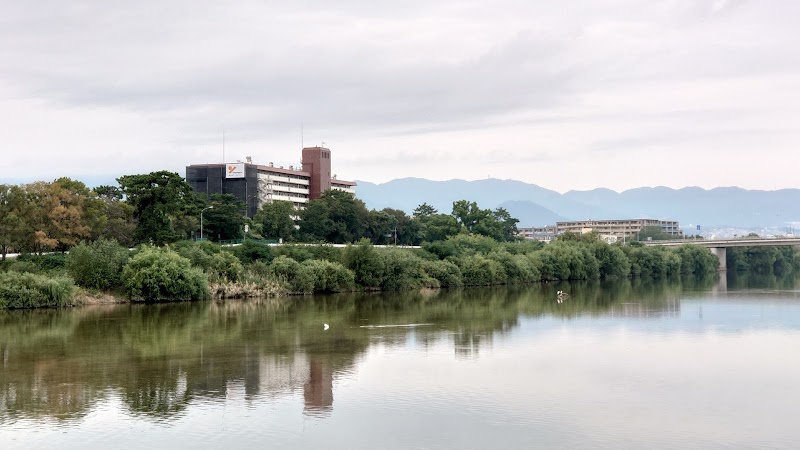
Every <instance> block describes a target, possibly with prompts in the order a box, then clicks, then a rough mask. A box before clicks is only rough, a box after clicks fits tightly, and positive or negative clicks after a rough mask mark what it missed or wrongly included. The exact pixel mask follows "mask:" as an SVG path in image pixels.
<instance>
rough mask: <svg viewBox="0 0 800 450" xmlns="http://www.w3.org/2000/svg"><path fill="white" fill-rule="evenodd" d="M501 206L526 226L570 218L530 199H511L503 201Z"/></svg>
mask: <svg viewBox="0 0 800 450" xmlns="http://www.w3.org/2000/svg"><path fill="white" fill-rule="evenodd" d="M500 207H502V208H505V209H506V211H508V213H509V214H511V217H514V218H516V219H518V220H519V223H520V224H525V225H520V226H525V227H531V226H534V227H543V226H545V225H553V224H554V223H556V222H561V221H564V220H568V219H567V218H565V217H564V216H559V215H558V214H556V213H554V212H553V211H550V210H549V209H547V208H545V207H543V206H541V205H537V204H536V203H533V202H528V201H520V200H511V201H508V202H503V203H501V204H500Z"/></svg>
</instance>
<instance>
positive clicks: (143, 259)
mask: <svg viewBox="0 0 800 450" xmlns="http://www.w3.org/2000/svg"><path fill="white" fill-rule="evenodd" d="M117 183H118V186H98V187H95V188H92V189H90V188H88V187H87V186H86V185H84V184H83V183H82V182H80V181H77V180H72V179H69V178H59V179H57V180H55V181H52V182H41V181H40V182H35V183H30V184H24V185H4V184H0V254H1V255H0V256H1V257H0V309H16V308H36V307H63V306H72V305H77V304H97V303H110V302H162V301H184V300H204V299H235V298H252V297H284V296H289V295H310V294H327V293H336V292H371V291H375V292H378V291H384V292H392V291H414V290H417V291H426V292H430V291H433V290H437V289H451V288H462V287H471V286H500V285H527V284H534V283H543V282H552V281H568V280H607V279H623V278H642V279H647V278H650V279H667V278H675V277H679V276H696V277H704V276H707V275H709V274H712V273H715V272H716V271H717V270H718V266H719V262H718V260H717V258H716V256H714V255H712V254H711V252H709V251H708V250H707V249H704V248H702V247H698V246H694V245H691V244H687V245H683V246H681V247H678V248H675V249H671V248H670V249H668V248H664V247H645V246H643V245H642V244H641V243H640V242H628V243H626V244H619V243H617V244H607V243H605V242H604V241H602V240H600V239H599V236H597V235H596V234H593V233H589V234H584V235H578V234H570V233H566V234H564V235H561V236H559V237H558V239H557V240H556V241H555V242H552V243H550V244H547V245H544V244H543V243H541V242H536V241H529V240H524V239H520V238H518V237H517V236H516V232H517V226H516V225H517V223H518V220H517V219H515V218H513V217H511V216H510V214H509V213H508V211H506V210H505V209H503V208H497V209H495V210H490V209H482V208H480V207H479V206H478V205H477V204H476V203H475V202H470V201H467V200H458V201H456V202H453V208H452V211H451V212H450V213H440V212H439V211H437V210H436V209H435V208H433V207H431V206H430V205H428V204H427V203H423V204H422V205H419V206H418V207H417V208H416V209H415V210H414V211H413V213H412V214H411V215H407V214H406V213H405V212H404V211H401V210H395V209H391V208H385V209H383V210H380V211H377V210H368V209H367V207H366V205H365V204H364V202H362V201H361V200H359V199H357V198H355V196H353V195H352V194H350V193H346V192H342V191H336V190H328V191H325V192H324V193H323V194H322V195H321V196H320V197H319V198H317V199H313V200H310V201H309V202H308V204H307V205H306V207H305V208H304V209H302V210H296V209H295V208H294V206H293V205H292V204H291V203H290V202H281V201H276V202H273V203H269V204H265V205H263V206H262V207H261V208H260V209H259V210H258V212H257V213H256V214H255V216H254V217H253V218H252V219H251V218H248V217H247V216H246V215H245V214H244V212H245V211H246V205H245V204H244V202H241V201H240V200H238V199H237V198H236V197H235V196H233V195H231V194H212V195H209V196H206V195H202V194H198V193H196V192H194V191H193V190H192V188H191V186H189V185H188V183H186V181H185V180H184V179H183V178H182V177H180V176H179V175H178V174H177V173H172V172H167V171H159V172H152V173H149V174H139V175H125V176H121V177H119V178H118V179H117ZM662 234H663V233H660V230H659V229H656V230H643V231H642V232H640V233H638V235H639V236H638V237H639V238H641V239H646V238H647V239H654V240H658V239H662V238H664V236H661V235H662ZM198 236H201V237H205V238H207V239H208V240H206V239H200V240H199V241H197V239H196V238H197V237H198ZM667 237H671V236H667ZM234 240H235V241H239V242H241V241H243V242H242V244H241V245H238V246H229V245H226V244H225V243H226V242H230V241H234ZM279 240H280V241H283V242H285V243H286V244H285V245H281V246H271V245H269V243H274V242H277V241H279ZM212 241H213V242H212ZM298 244H300V245H298ZM333 244H346V246H345V247H338V246H337V247H334V245H333ZM392 244H393V245H392ZM411 246H419V248H409V247H411ZM12 252H13V253H20V255H19V256H18V257H17V258H14V259H13V260H10V259H9V260H6V254H8V253H12ZM798 255H799V254H798V252H797V250H795V249H793V248H791V247H786V248H775V247H758V248H752V249H730V250H729V251H728V252H727V258H728V261H727V267H729V268H731V270H737V271H754V272H772V271H774V272H776V273H780V272H791V271H797V270H800V256H798Z"/></svg>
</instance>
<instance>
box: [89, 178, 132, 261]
mask: <svg viewBox="0 0 800 450" xmlns="http://www.w3.org/2000/svg"><path fill="white" fill-rule="evenodd" d="M94 193H95V195H97V198H99V199H100V200H101V201H102V202H103V203H104V204H105V216H106V220H105V224H104V227H103V229H102V230H101V231H100V237H103V238H106V239H113V240H115V241H117V242H118V243H119V244H120V245H123V246H125V247H133V245H134V244H135V239H134V233H135V232H136V221H135V220H134V218H133V211H134V208H133V206H131V205H129V204H128V203H125V202H124V201H122V199H123V194H122V190H121V189H120V188H119V187H117V186H97V187H96V188H94Z"/></svg>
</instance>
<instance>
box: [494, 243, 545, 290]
mask: <svg viewBox="0 0 800 450" xmlns="http://www.w3.org/2000/svg"><path fill="white" fill-rule="evenodd" d="M489 258H490V259H492V260H494V261H497V262H498V263H500V265H501V266H503V271H504V272H505V274H506V279H507V282H508V283H533V282H534V281H539V270H538V268H537V267H536V266H534V265H533V263H532V262H531V261H530V260H529V259H528V258H526V257H525V256H524V255H512V254H511V253H508V252H506V251H504V250H503V251H499V252H492V253H490V254H489Z"/></svg>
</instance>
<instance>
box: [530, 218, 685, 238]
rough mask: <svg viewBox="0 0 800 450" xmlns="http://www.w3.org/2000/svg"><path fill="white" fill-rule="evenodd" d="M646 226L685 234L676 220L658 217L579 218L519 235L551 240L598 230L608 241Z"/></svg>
mask: <svg viewBox="0 0 800 450" xmlns="http://www.w3.org/2000/svg"><path fill="white" fill-rule="evenodd" d="M645 227H658V228H660V229H661V231H662V232H664V233H667V234H671V235H673V236H675V238H680V237H681V236H683V232H682V231H681V229H680V226H679V225H678V222H677V221H675V220H656V219H616V220H579V221H572V222H556V224H555V225H550V226H547V227H541V228H520V229H519V230H518V235H519V236H523V237H525V238H528V239H536V240H539V241H543V242H549V241H551V240H553V239H554V238H556V237H557V236H558V235H559V234H562V233H566V232H572V233H578V234H585V233H591V232H596V233H597V234H598V235H600V237H601V238H603V239H604V240H606V241H607V242H611V241H614V240H616V239H625V238H627V237H630V236H635V235H636V233H638V232H640V231H642V229H643V228H645Z"/></svg>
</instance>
